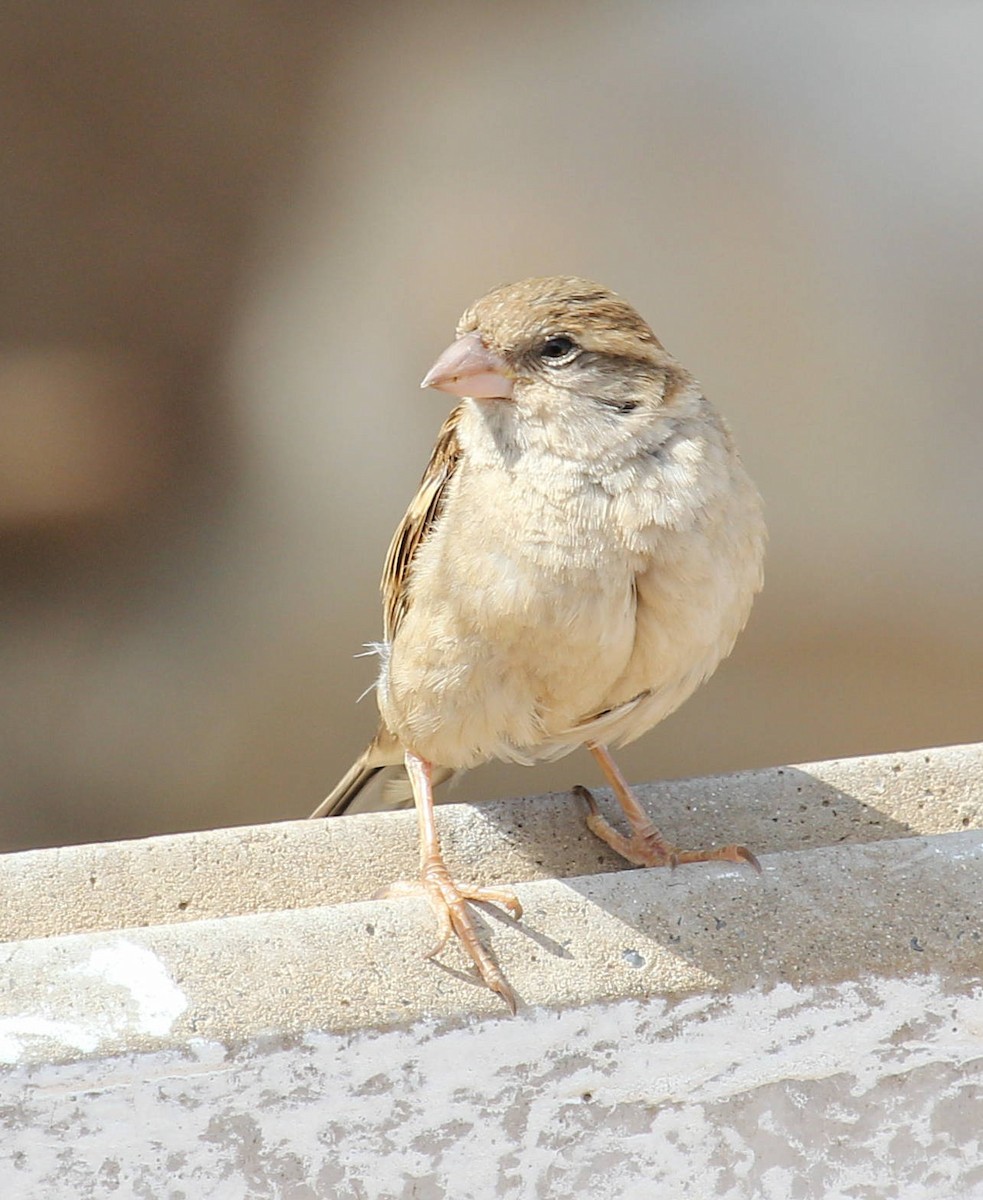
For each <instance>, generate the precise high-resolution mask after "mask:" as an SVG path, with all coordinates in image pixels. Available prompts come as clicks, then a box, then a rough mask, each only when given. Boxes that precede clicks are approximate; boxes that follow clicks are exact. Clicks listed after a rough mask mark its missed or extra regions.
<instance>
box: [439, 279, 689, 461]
mask: <svg viewBox="0 0 983 1200" xmlns="http://www.w3.org/2000/svg"><path fill="white" fill-rule="evenodd" d="M684 380H685V381H688V380H689V377H688V376H687V375H686V373H685V372H684V371H683V370H682V368H681V367H679V365H678V364H677V363H676V362H675V360H674V359H673V358H672V357H671V356H670V355H669V354H667V353H666V351H665V350H664V348H663V347H662V345H661V343H660V342H659V340H658V338H657V337H656V336H655V334H654V333H653V332H652V330H651V329H650V328H649V326H648V325H647V324H646V322H645V321H643V320H642V318H641V317H640V316H639V315H638V313H637V312H636V311H635V310H634V308H632V306H631V305H630V304H628V303H627V302H626V301H625V300H623V299H622V298H621V297H620V296H618V295H616V294H615V293H614V292H612V291H609V290H608V289H607V288H604V287H601V286H600V285H598V284H596V283H591V282H590V281H589V280H586V279H579V278H576V277H573V276H565V275H563V276H550V277H547V278H542V279H525V280H522V281H521V282H520V283H511V284H506V285H505V286H504V287H499V288H496V289H495V290H494V291H492V292H489V293H488V295H486V296H483V297H482V298H481V299H480V300H478V301H476V302H475V303H474V304H473V305H472V306H471V307H470V308H469V309H468V310H467V312H465V314H464V316H463V317H462V318H461V320H460V322H459V323H458V327H457V340H456V341H454V342H452V343H451V345H450V346H448V348H447V349H446V350H445V351H444V353H443V354H441V356H440V357H439V358H438V359H437V361H436V362H435V363H434V365H433V367H432V368H431V370H430V371H429V373H428V374H427V376H426V378H425V379H424V381H423V384H422V386H423V387H435V388H440V389H441V390H442V391H446V392H450V393H452V394H453V395H456V396H466V397H470V398H472V399H473V400H476V401H479V402H487V403H489V404H495V402H503V403H504V402H508V404H509V407H510V408H511V409H513V411H514V413H515V416H516V418H517V419H520V420H522V419H526V418H531V419H533V420H535V421H536V422H537V423H539V422H542V423H544V424H547V425H553V426H554V428H555V426H556V425H557V424H560V425H563V426H568V425H569V424H570V423H571V422H572V423H574V424H575V425H578V426H582V427H583V429H584V430H585V431H587V436H590V437H594V436H596V437H598V438H600V440H601V442H602V443H603V442H606V441H609V440H610V438H611V437H613V436H615V435H617V438H616V440H618V441H621V439H622V437H623V436H625V435H628V434H633V435H634V434H638V433H640V432H641V431H643V430H644V429H645V428H646V427H648V426H650V425H651V423H652V422H653V420H657V419H658V414H659V413H660V410H661V409H662V406H663V405H664V403H665V401H666V400H667V398H668V397H670V396H671V395H672V394H674V393H676V392H677V391H678V386H677V385H678V384H679V383H682V382H683V381H684Z"/></svg>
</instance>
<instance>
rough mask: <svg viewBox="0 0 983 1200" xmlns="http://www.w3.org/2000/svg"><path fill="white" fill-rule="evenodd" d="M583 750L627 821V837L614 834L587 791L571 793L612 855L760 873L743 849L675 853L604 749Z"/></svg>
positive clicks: (651, 863) (647, 863)
mask: <svg viewBox="0 0 983 1200" xmlns="http://www.w3.org/2000/svg"><path fill="white" fill-rule="evenodd" d="M587 748H588V749H589V750H590V752H591V754H593V755H594V757H595V758H596V759H597V761H598V763H599V764H600V767H601V770H602V771H603V772H604V777H605V779H607V781H608V783H609V784H610V785H611V790H612V791H613V792H614V794H615V796H616V798H617V800H618V803H619V804H620V805H621V808H622V810H623V812H624V814H625V816H626V817H627V818H628V824H629V825H630V826H631V831H632V835H631V837H630V838H626V837H625V836H624V834H621V833H618V831H617V830H616V829H614V828H613V827H612V826H611V825H610V824H609V823H608V821H606V820H605V819H604V817H602V816H601V814H600V812H599V811H598V808H597V804H596V802H595V800H594V797H593V796H592V795H591V793H590V792H589V791H588V790H587V788H585V787H580V786H579V785H578V786H577V787H576V788H574V791H575V792H576V793H577V795H578V796H583V798H584V799H585V800H586V801H587V804H588V806H589V807H590V813H589V814H588V816H587V828H588V829H589V830H590V831H591V832H592V833H594V834H596V835H597V836H598V837H599V838H600V839H601V841H602V842H607V844H608V845H609V846H610V847H611V849H612V850H613V851H614V852H615V853H616V854H620V855H621V857H622V858H626V859H627V860H628V861H629V862H630V863H634V864H635V865H636V866H639V867H666V866H669V867H675V866H677V865H678V864H679V863H692V862H718V861H723V862H734V863H748V865H749V866H752V867H754V869H755V870H756V871H757V872H758V873H759V874H760V873H761V864H760V863H759V862H758V860H757V859H756V858H755V857H754V855H753V854H752V853H751V851H750V850H749V849H748V848H747V847H746V846H737V845H730V846H721V847H719V848H718V849H716V850H678V849H677V848H676V847H675V846H673V845H672V844H671V843H670V842H667V841H666V839H665V838H664V837H663V836H662V834H661V833H659V831H658V829H656V827H655V826H654V825H653V824H652V822H651V821H650V820H649V817H648V814H647V813H646V812H645V809H644V808H642V806H641V805H640V804H639V803H638V801H637V800H636V798H635V796H634V794H633V793H632V790H631V788H630V787H629V786H628V783H627V782H626V780H625V777H624V775H622V774H621V771H620V770H619V769H618V764H617V763H616V762H615V761H614V759H613V758H612V757H611V755H610V753H609V752H608V749H607V747H606V746H602V745H600V743H598V742H589V743H588V745H587Z"/></svg>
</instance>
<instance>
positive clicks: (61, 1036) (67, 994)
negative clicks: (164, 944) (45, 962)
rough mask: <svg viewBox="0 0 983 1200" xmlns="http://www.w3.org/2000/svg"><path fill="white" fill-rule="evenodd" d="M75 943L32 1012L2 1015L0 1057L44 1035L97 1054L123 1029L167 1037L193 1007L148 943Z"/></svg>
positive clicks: (20, 1053)
mask: <svg viewBox="0 0 983 1200" xmlns="http://www.w3.org/2000/svg"><path fill="white" fill-rule="evenodd" d="M66 941H67V939H66ZM73 950H74V954H73V953H72V950H69V951H67V952H66V954H65V956H64V961H62V962H61V963H60V964H59V965H58V967H57V968H55V969H53V970H51V971H50V973H49V974H48V976H47V977H46V978H45V979H44V981H43V983H44V986H43V988H42V989H40V990H39V991H38V992H37V993H36V997H35V999H34V1001H33V1002H34V1004H35V1005H36V1007H35V1008H34V1009H33V1010H32V1011H30V1012H20V1013H11V1014H7V1015H5V1016H3V1017H0V1063H8V1064H12V1063H17V1062H20V1061H21V1060H22V1059H23V1058H24V1056H25V1054H27V1053H28V1052H29V1051H30V1050H32V1049H35V1048H36V1047H37V1045H38V1043H39V1042H40V1043H43V1044H45V1045H48V1046H55V1047H68V1048H71V1049H73V1050H78V1051H82V1052H84V1053H94V1052H97V1051H98V1050H99V1048H100V1046H102V1045H104V1044H105V1043H107V1042H108V1041H110V1040H115V1039H119V1038H120V1037H121V1036H131V1037H137V1036H139V1035H145V1036H152V1037H163V1036H164V1035H166V1034H167V1033H169V1032H170V1030H171V1029H172V1027H173V1025H174V1023H175V1021H176V1020H177V1019H178V1017H180V1015H181V1014H182V1013H183V1012H184V1011H185V1009H186V1008H187V1007H188V1001H187V997H186V996H185V995H184V993H183V992H182V991H181V989H180V988H178V987H177V985H176V984H175V983H174V982H173V980H172V979H171V978H170V976H169V974H168V972H167V968H166V966H165V965H164V963H163V962H162V961H161V960H160V959H159V958H158V957H157V956H156V955H155V954H154V953H153V952H152V951H150V950H147V949H146V948H145V947H144V946H139V945H137V944H136V943H134V942H131V941H127V940H126V939H125V938H118V939H113V940H112V941H111V942H110V943H109V944H108V945H107V944H100V945H97V946H95V947H92V946H91V944H90V943H89V942H88V941H87V940H86V939H83V938H80V939H77V940H75V941H74V944H73Z"/></svg>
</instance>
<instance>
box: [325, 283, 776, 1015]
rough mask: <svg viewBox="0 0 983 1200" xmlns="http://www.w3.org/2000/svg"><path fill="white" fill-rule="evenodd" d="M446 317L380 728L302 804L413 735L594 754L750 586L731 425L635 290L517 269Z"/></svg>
mask: <svg viewBox="0 0 983 1200" xmlns="http://www.w3.org/2000/svg"><path fill="white" fill-rule="evenodd" d="M457 335H458V337H457V341H456V342H455V343H454V344H453V345H452V346H451V347H449V348H448V350H447V351H445V353H444V354H443V355H442V356H441V358H440V359H438V362H437V364H436V365H435V367H434V369H433V371H431V373H430V375H428V377H427V380H425V381H424V382H425V383H429V384H431V385H432V386H436V387H440V388H443V389H444V390H447V391H450V392H452V393H454V394H457V395H459V396H462V397H464V398H463V399H462V400H461V403H460V404H459V405H458V406H457V407H456V408H455V409H454V410H453V412H452V413H451V414H450V416H449V417H448V419H447V420H446V421H445V423H444V425H443V428H442V429H441V431H440V434H439V435H438V438H437V443H436V446H435V447H434V451H433V454H432V456H431V459H430V463H429V464H428V466H427V469H426V471H425V473H424V476H423V480H422V482H421V485H420V489H419V491H418V492H417V495H416V496H415V497H414V499H413V501H412V503H411V504H410V507H409V509H408V510H407V513H406V515H405V517H404V518H403V520H402V522H401V523H400V526H399V528H398V529H397V530H396V533H395V536H394V537H393V541H392V544H391V546H390V548H389V553H388V555H387V557H386V564H385V570H384V573H383V580H382V594H383V610H384V646H383V651H382V665H381V670H380V675H379V680H378V687H377V699H378V705H379V712H380V716H381V724H380V728H379V732H378V733H377V735H376V737H375V739H374V740H373V742H372V743H371V744H370V746H369V747H368V749H367V750H366V751H365V753H364V754H363V756H362V758H361V759H360V760H359V761H358V762H357V763H356V764H355V766H354V767H353V768H352V770H351V771H350V772H349V773H348V775H347V776H346V777H345V779H344V780H342V782H341V783H340V784H339V785H338V787H337V788H336V789H335V791H334V792H333V793H332V794H331V796H329V797H328V799H327V800H326V801H325V803H324V804H323V805H322V806H321V807H320V808H319V809H318V810H317V813H316V814H315V815H321V814H329V815H330V814H334V813H338V812H341V811H344V810H345V809H346V808H347V807H348V806H349V805H350V804H351V803H352V801H353V800H354V799H355V798H356V797H357V795H358V793H359V791H360V789H361V787H362V786H363V785H364V783H365V782H366V780H367V779H368V778H370V777H371V775H372V774H374V773H375V772H376V771H377V770H378V769H380V768H381V767H384V766H387V765H394V764H398V763H401V762H403V761H404V758H406V756H407V754H408V755H410V756H413V757H414V759H416V760H420V761H421V762H423V763H424V764H425V765H426V766H427V767H428V769H429V768H430V767H431V766H432V767H433V768H434V770H435V771H436V772H437V773H438V775H447V774H450V773H452V772H454V771H456V770H460V769H465V768H469V767H473V766H475V765H477V764H478V763H481V762H485V761H487V760H489V759H493V758H500V759H508V760H513V761H516V762H522V763H533V762H535V761H537V760H542V759H552V758H556V757H559V756H560V755H563V754H566V753H568V752H569V751H570V750H573V749H574V748H576V747H578V746H582V745H585V744H586V745H588V746H589V747H590V748H591V749H592V751H593V752H594V753H595V754H596V755H598V758H599V761H602V759H601V756H602V755H605V756H606V754H607V752H606V750H605V749H604V747H605V746H607V745H615V746H617V745H623V744H625V743H626V742H630V741H632V740H633V739H634V738H637V737H638V736H639V735H641V734H642V733H644V732H646V730H648V729H650V728H652V726H653V725H655V724H657V723H658V722H659V721H661V720H662V719H663V718H664V717H666V716H667V715H668V714H669V713H671V712H673V711H674V710H675V709H676V708H678V706H679V705H680V704H682V703H683V701H685V700H686V699H687V697H688V696H690V695H691V694H692V692H693V691H694V690H695V689H696V688H697V687H698V686H699V685H700V683H701V682H703V680H705V679H706V678H707V677H708V676H709V675H710V674H711V673H712V672H713V671H714V669H715V668H716V666H717V664H718V663H719V662H720V660H721V659H722V658H723V657H725V656H726V655H727V654H728V653H729V652H730V650H731V648H732V647H733V645H734V641H735V639H736V637H737V635H738V633H739V632H740V630H741V628H742V627H743V625H744V623H745V621H746V620H747V617H748V613H749V612H750V608H751V603H752V600H753V597H754V594H755V593H756V592H757V591H758V589H759V588H760V586H761V582H762V560H763V554H764V543H765V529H764V523H763V519H762V512H761V501H760V498H759V496H758V493H757V491H756V490H755V488H754V485H753V484H752V482H751V480H750V479H749V477H748V475H747V473H746V472H745V470H744V467H743V466H742V464H741V461H740V458H739V456H738V454H737V451H736V449H735V447H734V443H733V439H732V437H731V434H730V431H729V430H728V428H727V426H726V424H725V423H724V422H723V420H722V419H721V418H720V416H719V415H718V414H717V413H716V411H715V410H714V408H713V407H712V406H711V404H710V403H709V402H708V401H707V399H706V398H705V397H704V396H703V394H702V391H701V390H700V387H699V385H698V384H697V383H696V381H695V380H694V379H693V377H692V376H691V375H690V374H689V373H688V372H687V371H686V370H685V369H684V368H683V367H682V366H681V365H680V364H679V363H678V362H677V361H676V360H675V359H674V358H673V357H672V356H671V355H670V354H669V353H668V352H667V351H666V350H665V349H664V348H663V346H662V345H661V343H660V342H659V340H658V339H657V338H656V336H655V334H654V333H653V332H652V330H651V329H650V328H649V326H648V325H647V324H646V323H645V321H643V320H642V318H641V317H640V316H639V315H638V313H636V312H635V310H634V309H633V308H632V307H631V306H630V305H629V304H627V303H626V302H625V301H624V300H622V299H621V298H620V297H619V296H617V295H615V294H614V293H613V292H610V291H608V290H607V289H606V288H603V287H600V286H598V285H597V284H593V283H590V282H588V281H586V280H583V279H577V278H573V277H565V276H564V277H555V278H547V279H528V280H524V281H523V282H521V283H517V284H511V285H508V286H506V287H501V288H498V289H496V290H495V291H493V292H491V293H489V294H488V295H487V296H485V297H483V298H482V299H480V300H478V301H477V302H476V303H475V304H474V305H472V306H471V308H469V309H468V310H467V312H466V313H465V314H464V316H463V317H462V319H461V321H460V323H459V325H458V330H457ZM406 761H407V762H409V759H408V758H406ZM603 765H604V762H603V761H602V766H603ZM605 769H606V770H607V769H608V768H605ZM610 769H611V770H616V768H614V767H613V764H611V768H610ZM411 774H412V772H411ZM619 778H620V777H619ZM622 782H623V781H622ZM619 798H620V797H619ZM417 801H418V803H420V797H419V796H417ZM626 811H627V809H626ZM629 819H630V820H631V819H632V818H631V816H629ZM634 827H635V822H634V821H633V828H634ZM635 832H636V835H639V830H638V829H637V828H636V829H635ZM602 836H603V834H602ZM646 836H647V835H646ZM660 845H662V846H663V847H665V846H666V845H667V844H666V843H663V842H661V840H660ZM620 848H621V847H619V849H620ZM729 849H734V848H729ZM659 854H662V856H663V858H665V854H664V853H663V851H661V850H660V851H659ZM742 856H745V857H746V856H747V852H743V855H742ZM650 857H651V856H650ZM731 857H733V855H731ZM644 861H649V859H644ZM652 861H662V859H652ZM480 966H481V964H479V968H480ZM483 973H484V972H483ZM486 979H487V976H486ZM489 982H490V981H489ZM492 986H495V984H492ZM498 990H501V988H499V989H498ZM503 994H504V993H503Z"/></svg>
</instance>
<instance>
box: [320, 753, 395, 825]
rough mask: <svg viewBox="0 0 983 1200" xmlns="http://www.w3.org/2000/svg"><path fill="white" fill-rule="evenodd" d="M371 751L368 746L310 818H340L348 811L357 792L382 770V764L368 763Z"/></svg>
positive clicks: (356, 796)
mask: <svg viewBox="0 0 983 1200" xmlns="http://www.w3.org/2000/svg"><path fill="white" fill-rule="evenodd" d="M371 751H372V747H371V746H370V747H369V749H368V750H366V751H365V753H364V754H362V755H360V757H359V758H358V759H356V761H355V762H354V763H353V764H352V765H351V766H350V767H349V768H348V770H347V771H346V772H345V774H344V775H343V776H342V777H341V779H340V780H339V781H338V783H337V784H336V785H335V787H334V788H333V789H332V791H331V794H330V795H329V796H327V797H326V798H325V799H324V800H322V801H321V803H320V804H319V805H318V806H317V808H315V809H314V811H313V812H312V813H311V817H340V816H341V814H342V813H345V812H347V811H348V809H349V808H350V807H351V805H352V804H353V803H354V802H355V800H356V799H357V798H358V794H359V792H361V790H362V789H363V788H364V787H365V785H366V784H367V783H368V782H369V781H370V780H372V779H374V778H375V776H376V775H378V774H379V772H380V771H381V770H382V769H383V764H382V763H377V764H372V763H370V759H369V755H370V753H371Z"/></svg>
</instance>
